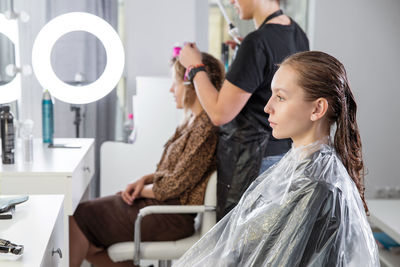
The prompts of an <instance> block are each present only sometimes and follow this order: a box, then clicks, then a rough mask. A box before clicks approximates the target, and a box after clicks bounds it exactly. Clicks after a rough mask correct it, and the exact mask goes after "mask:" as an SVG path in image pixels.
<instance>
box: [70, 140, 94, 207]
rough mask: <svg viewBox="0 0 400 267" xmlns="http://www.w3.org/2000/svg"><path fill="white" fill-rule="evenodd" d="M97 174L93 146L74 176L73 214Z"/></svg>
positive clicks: (72, 192)
mask: <svg viewBox="0 0 400 267" xmlns="http://www.w3.org/2000/svg"><path fill="white" fill-rule="evenodd" d="M94 172H95V163H94V146H92V147H91V148H90V149H89V151H88V152H87V154H86V155H85V157H84V158H83V159H82V161H81V162H80V163H79V165H78V167H77V168H76V170H75V172H74V174H73V175H72V177H71V178H72V188H71V189H72V191H71V194H72V213H71V214H73V211H74V210H75V209H76V207H77V206H78V204H79V202H80V201H81V197H82V196H83V195H84V193H85V191H86V189H87V187H88V185H89V183H90V180H91V179H92V177H93V175H94Z"/></svg>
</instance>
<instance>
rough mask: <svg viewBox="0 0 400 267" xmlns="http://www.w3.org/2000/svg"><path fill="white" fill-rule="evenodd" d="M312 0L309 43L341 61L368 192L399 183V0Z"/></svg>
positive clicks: (374, 192) (370, 194)
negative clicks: (355, 105)
mask: <svg viewBox="0 0 400 267" xmlns="http://www.w3.org/2000/svg"><path fill="white" fill-rule="evenodd" d="M310 2H311V3H310V4H311V11H312V10H314V12H315V13H312V14H310V15H311V18H312V20H311V21H310V25H311V29H312V32H311V34H310V36H311V38H312V40H311V44H312V49H314V50H322V51H325V52H328V53H329V54H332V55H333V56H335V57H337V58H338V59H339V60H340V61H342V63H343V64H344V65H345V67H346V69H347V71H348V76H349V80H350V83H351V88H352V90H353V92H354V94H355V97H356V101H357V103H358V123H359V127H360V132H361V139H362V142H363V152H364V159H365V163H366V167H367V168H368V175H367V176H366V187H367V192H366V194H367V197H373V196H375V194H376V191H377V190H378V189H379V188H382V187H398V188H400V179H399V178H400V174H399V173H400V172H399V166H400V157H399V152H400V107H399V106H400V105H399V100H400V84H399V79H398V78H399V76H400V67H399V63H400V52H399V49H400V16H399V15H400V1H398V0H382V1H376V0H334V1H332V0H313V1H310Z"/></svg>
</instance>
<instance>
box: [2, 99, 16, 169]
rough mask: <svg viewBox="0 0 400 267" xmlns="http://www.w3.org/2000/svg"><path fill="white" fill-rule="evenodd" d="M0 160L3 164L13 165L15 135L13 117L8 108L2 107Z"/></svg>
mask: <svg viewBox="0 0 400 267" xmlns="http://www.w3.org/2000/svg"><path fill="white" fill-rule="evenodd" d="M0 126H1V127H0V128H1V152H2V153H1V158H2V162H3V164H14V149H15V144H14V140H15V138H14V137H15V134H14V116H13V114H12V113H11V112H10V107H9V106H3V107H2V108H1V112H0Z"/></svg>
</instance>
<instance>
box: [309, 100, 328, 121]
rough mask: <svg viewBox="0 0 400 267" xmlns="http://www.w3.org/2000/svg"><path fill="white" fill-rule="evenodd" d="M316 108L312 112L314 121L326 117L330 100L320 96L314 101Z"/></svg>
mask: <svg viewBox="0 0 400 267" xmlns="http://www.w3.org/2000/svg"><path fill="white" fill-rule="evenodd" d="M314 105H315V106H314V109H313V112H312V113H311V117H310V119H311V120H312V121H317V120H319V119H321V118H322V117H324V115H325V114H326V112H327V110H328V105H329V104H328V100H326V99H325V98H322V97H321V98H318V99H317V100H315V101H314Z"/></svg>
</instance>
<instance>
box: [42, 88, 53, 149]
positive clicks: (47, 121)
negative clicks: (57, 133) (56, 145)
mask: <svg viewBox="0 0 400 267" xmlns="http://www.w3.org/2000/svg"><path fill="white" fill-rule="evenodd" d="M42 130H43V131H42V134H43V143H49V144H53V135H54V111H53V101H52V100H51V96H50V93H49V91H47V90H45V91H44V93H43V100H42Z"/></svg>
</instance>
